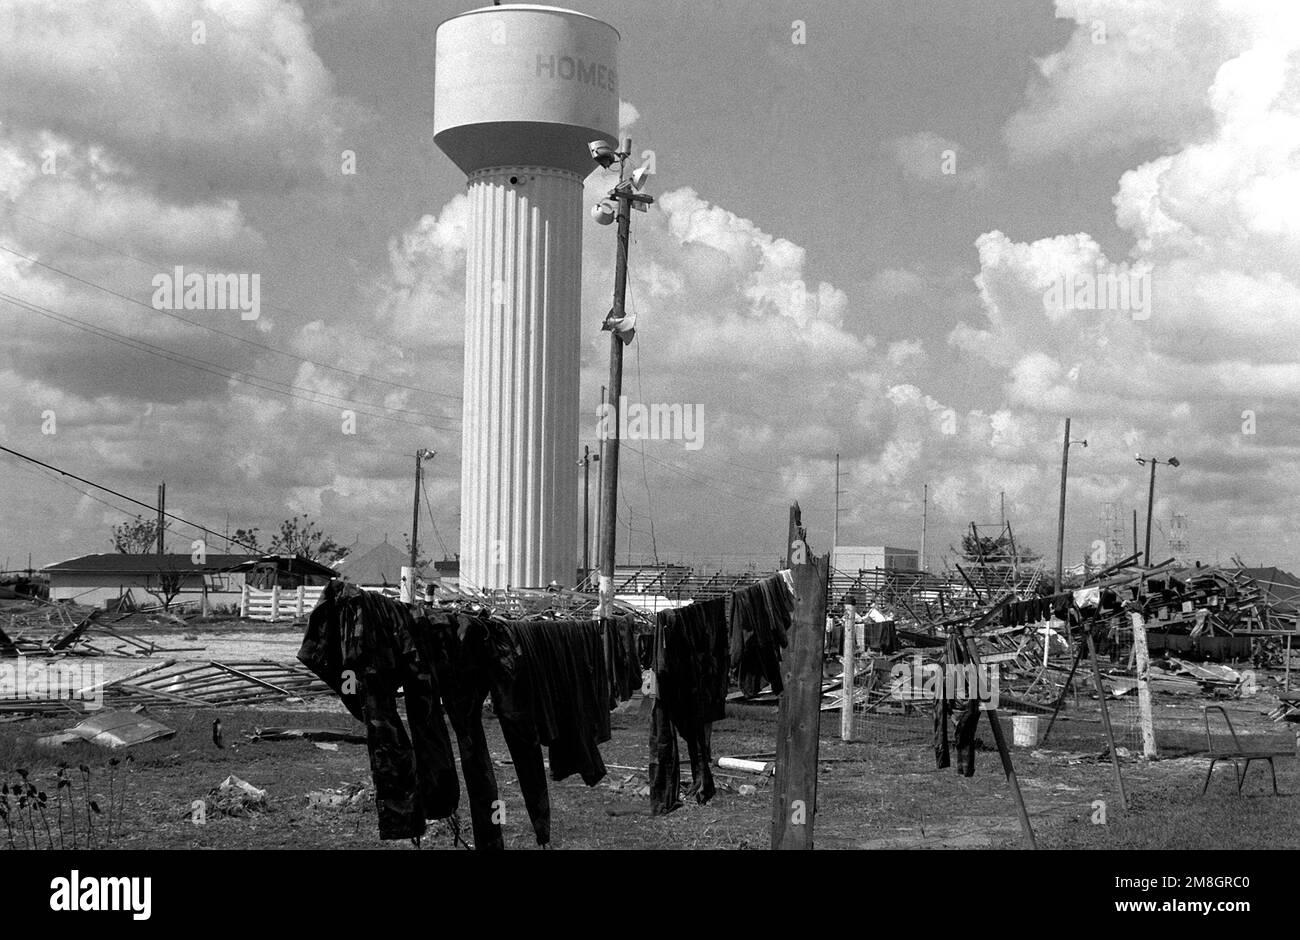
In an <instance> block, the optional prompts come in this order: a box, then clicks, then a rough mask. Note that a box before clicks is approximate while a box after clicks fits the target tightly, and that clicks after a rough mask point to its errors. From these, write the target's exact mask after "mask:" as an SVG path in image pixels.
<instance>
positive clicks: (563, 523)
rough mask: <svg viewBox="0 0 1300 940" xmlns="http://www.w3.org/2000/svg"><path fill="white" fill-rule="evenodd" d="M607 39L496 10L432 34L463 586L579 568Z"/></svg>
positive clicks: (612, 45) (612, 106)
mask: <svg viewBox="0 0 1300 940" xmlns="http://www.w3.org/2000/svg"><path fill="white" fill-rule="evenodd" d="M618 40H619V36H618V32H617V31H616V30H615V29H614V28H613V27H612V26H610V25H609V24H607V23H604V22H602V21H600V20H598V19H595V18H593V17H590V16H587V15H585V14H582V13H575V12H573V11H571V10H562V9H558V8H555V7H545V6H533V5H530V4H508V5H504V6H491V7H483V8H481V9H477V10H471V11H469V12H467V13H462V14H460V15H459V16H455V17H452V18H451V19H449V20H447V21H445V22H443V23H442V24H441V25H440V26H439V27H438V32H437V40H436V51H435V55H436V61H435V78H434V140H435V141H436V142H437V144H438V146H439V147H440V148H441V149H442V151H443V152H444V153H446V154H447V156H448V157H450V158H451V159H452V160H453V161H454V162H455V163H456V165H457V166H458V167H460V169H461V170H463V171H464V172H465V174H466V176H467V178H468V179H467V194H468V196H469V200H470V204H471V207H472V213H471V221H470V228H469V238H468V252H467V257H466V275H465V378H464V393H463V398H464V411H463V424H462V432H461V433H462V448H461V535H460V549H461V550H460V581H461V583H462V584H463V585H466V586H470V587H480V588H505V587H540V586H544V585H547V584H549V583H551V582H552V581H558V582H560V583H561V584H564V585H571V584H572V583H573V581H574V578H575V572H576V569H577V541H578V532H577V516H578V489H577V476H576V469H575V467H576V464H575V461H576V460H577V457H578V416H579V401H578V388H579V381H578V380H579V336H580V329H579V325H580V318H581V311H580V302H581V261H582V225H583V218H584V215H583V199H582V181H583V179H584V178H585V177H586V176H587V175H588V174H589V173H590V172H591V171H592V170H594V169H595V168H596V164H595V163H594V162H593V161H592V159H591V154H590V152H589V151H588V143H589V142H591V141H593V140H597V139H604V140H607V141H609V142H610V143H611V144H613V143H615V142H616V135H617V133H618V100H619V96H618V61H617V56H616V52H617V47H618Z"/></svg>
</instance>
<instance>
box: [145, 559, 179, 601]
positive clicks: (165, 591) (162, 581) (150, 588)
mask: <svg viewBox="0 0 1300 940" xmlns="http://www.w3.org/2000/svg"><path fill="white" fill-rule="evenodd" d="M181 584H182V577H181V573H180V572H179V571H177V570H176V569H175V568H174V567H172V566H170V565H168V566H165V567H164V566H160V567H159V568H158V571H157V580H156V581H155V580H154V578H152V577H151V578H150V579H149V581H148V582H147V583H146V584H145V591H146V592H148V593H149V594H152V595H153V596H154V597H155V598H157V600H158V603H160V604H162V608H163V610H164V611H170V610H171V606H172V601H174V600H175V599H176V595H178V594H180V592H181Z"/></svg>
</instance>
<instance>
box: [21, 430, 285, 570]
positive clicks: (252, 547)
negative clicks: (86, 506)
mask: <svg viewBox="0 0 1300 940" xmlns="http://www.w3.org/2000/svg"><path fill="white" fill-rule="evenodd" d="M0 451H4V452H5V453H6V454H12V455H13V456H15V457H18V458H19V459H21V460H26V461H27V462H28V463H33V464H35V465H36V466H38V467H44V468H45V469H46V470H53V471H54V472H55V473H58V474H60V475H62V476H65V477H70V478H71V479H73V480H76V481H77V482H78V483H85V484H86V485H87V486H93V487H94V488H95V489H97V490H103V491H104V492H105V493H111V494H113V495H114V496H116V497H117V498H118V499H124V500H126V501H127V502H128V503H134V504H135V505H137V506H143V507H144V508H145V509H148V510H149V511H150V512H153V513H158V514H159V515H161V516H165V517H166V518H168V519H175V520H176V521H177V522H179V523H181V525H185V526H188V527H190V528H191V529H196V530H198V531H199V532H202V533H204V534H205V535H213V536H216V537H217V538H219V539H222V540H223V541H226V542H232V543H234V544H235V545H238V546H239V547H240V548H245V549H248V550H249V551H251V552H256V553H257V554H259V555H260V554H261V549H259V548H258V547H257V546H256V545H251V544H249V543H246V542H241V541H239V540H238V539H232V538H229V537H228V536H225V535H223V534H222V533H220V532H218V531H217V530H216V529H209V528H208V527H207V526H205V525H201V524H200V523H197V522H191V521H190V520H188V519H184V518H182V517H181V516H178V515H176V514H175V513H172V512H167V511H165V510H161V511H160V510H159V509H158V507H157V506H151V505H149V504H148V503H146V502H142V501H140V500H138V499H136V498H135V497H133V496H127V495H126V494H125V493H119V492H118V491H117V490H115V489H113V488H112V487H108V486H104V485H103V484H102V483H96V482H95V481H93V480H87V479H86V478H85V477H79V476H77V475H76V474H75V473H71V472H69V471H67V470H63V469H60V468H59V467H56V466H54V465H53V464H48V463H46V462H45V461H43V460H37V459H36V458H35V457H31V456H28V455H27V454H24V453H22V452H21V451H16V450H14V449H13V448H10V447H5V446H4V445H3V444H0ZM119 511H122V512H124V511H125V510H121V509H119Z"/></svg>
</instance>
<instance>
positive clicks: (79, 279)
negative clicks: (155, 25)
mask: <svg viewBox="0 0 1300 940" xmlns="http://www.w3.org/2000/svg"><path fill="white" fill-rule="evenodd" d="M15 214H17V215H23V214H22V213H15ZM23 218H29V219H30V218H32V217H31V216H28V215H23ZM34 221H40V220H39V219H36V220H34ZM42 224H46V223H42ZM51 227H53V228H59V227H58V226H51ZM59 231H63V232H67V230H66V229H61V228H60V229H59ZM67 234H69V235H72V236H73V237H74V238H82V237H83V236H80V235H77V234H76V233H74V232H67ZM85 240H86V241H88V242H90V243H91V244H93V245H98V246H99V247H101V248H105V249H107V250H108V251H114V250H115V249H112V248H108V246H106V245H103V244H101V243H100V242H97V241H95V240H94V239H89V238H87V239H85ZM0 251H6V252H8V253H9V254H11V255H14V256H15V257H18V258H22V259H23V260H24V261H27V262H29V263H31V264H34V265H38V266H39V267H42V268H45V269H46V270H47V271H53V272H54V273H55V274H59V275H61V276H63V277H66V278H68V279H69V280H73V281H76V282H77V283H79V284H84V285H86V286H87V287H93V288H94V289H95V290H99V291H103V292H104V293H106V294H110V295H112V296H113V297H117V298H119V299H121V300H125V301H127V302H128V303H133V304H135V305H136V306H139V307H144V308H145V309H146V310H149V311H151V312H153V313H161V314H163V315H164V316H169V317H171V318H172V319H174V320H178V321H180V322H181V323H184V324H186V325H187V326H194V327H198V328H199V329H201V330H207V331H208V332H210V333H216V334H217V335H218V336H224V337H226V338H227V339H233V340H235V341H236V342H238V343H244V344H246V345H249V346H255V347H257V348H258V349H265V350H266V351H267V352H273V353H275V354H277V355H280V356H287V357H288V358H290V359H297V360H298V361H300V362H307V363H310V364H311V365H314V366H319V367H320V368H322V369H330V370H332V371H335V372H342V373H343V374H345V375H351V376H354V377H355V378H361V379H368V380H369V381H372V382H378V383H380V384H382V385H388V386H391V387H393V388H400V389H405V390H407V391H412V392H420V393H422V394H427V395H434V396H436V397H439V398H447V399H450V400H452V401H460V400H461V397H460V396H459V395H452V394H450V393H449V392H435V391H434V390H433V389H428V388H420V387H418V386H415V385H405V384H403V383H401V382H391V381H389V380H387V379H381V378H378V377H376V376H372V375H367V374H366V373H364V372H356V371H354V370H352V369H345V368H343V367H342V366H335V365H330V364H329V363H327V362H320V361H318V360H316V359H311V358H309V357H307V356H300V355H298V354H297V353H291V352H287V351H285V350H283V349H277V348H276V347H274V346H272V345H270V344H269V343H259V342H257V341H256V340H251V339H249V338H248V337H246V336H240V335H238V334H237V333H228V332H226V331H225V330H219V329H217V328H216V327H214V326H209V325H208V324H206V323H199V322H197V321H195V320H190V319H188V318H187V317H183V316H181V315H180V314H178V313H175V312H173V311H171V310H160V309H158V308H156V307H154V306H153V305H152V304H147V303H145V302H144V301H142V300H140V299H138V298H136V297H132V296H130V295H129V294H123V293H120V292H118V291H115V290H113V289H112V288H111V287H106V286H104V285H103V284H100V283H98V282H97V281H92V280H89V279H87V278H83V277H79V276H78V275H76V274H73V273H72V272H70V271H65V270H63V269H62V268H58V267H55V266H54V265H52V264H49V263H48V262H45V261H40V260H38V259H36V258H33V257H31V256H30V255H25V254H23V253H22V252H20V251H16V250H15V249H13V248H10V247H9V246H7V245H0ZM116 253H117V254H120V255H122V256H123V257H126V258H130V259H131V260H132V261H137V262H139V263H140V264H146V265H149V266H151V267H154V268H158V267H162V265H158V264H155V263H154V262H151V261H145V260H144V259H142V258H137V257H135V256H134V255H129V254H126V253H125V252H116ZM178 288H179V285H178ZM267 306H269V307H271V308H272V309H273V310H282V311H284V312H286V313H293V311H292V310H288V309H287V308H284V307H276V306H274V305H272V304H267ZM354 335H360V334H354Z"/></svg>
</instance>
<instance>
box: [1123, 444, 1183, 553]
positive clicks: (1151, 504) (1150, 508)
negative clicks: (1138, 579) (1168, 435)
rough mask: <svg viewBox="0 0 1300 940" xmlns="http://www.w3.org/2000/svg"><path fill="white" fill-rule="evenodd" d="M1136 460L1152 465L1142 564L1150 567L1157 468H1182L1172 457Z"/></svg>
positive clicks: (1137, 456) (1141, 463)
mask: <svg viewBox="0 0 1300 940" xmlns="http://www.w3.org/2000/svg"><path fill="white" fill-rule="evenodd" d="M1134 459H1135V460H1137V462H1138V464H1139V465H1141V466H1146V465H1147V464H1150V465H1151V482H1150V483H1149V484H1148V486H1147V538H1146V546H1145V548H1144V549H1143V552H1142V563H1143V564H1145V565H1147V566H1148V567H1150V565H1151V515H1152V512H1153V511H1154V509H1155V501H1156V466H1157V465H1158V464H1164V465H1165V466H1167V467H1178V466H1181V463H1180V462H1179V460H1178V458H1177V457H1170V458H1169V459H1168V460H1160V459H1159V458H1157V457H1143V456H1142V455H1141V454H1135V455H1134Z"/></svg>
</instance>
